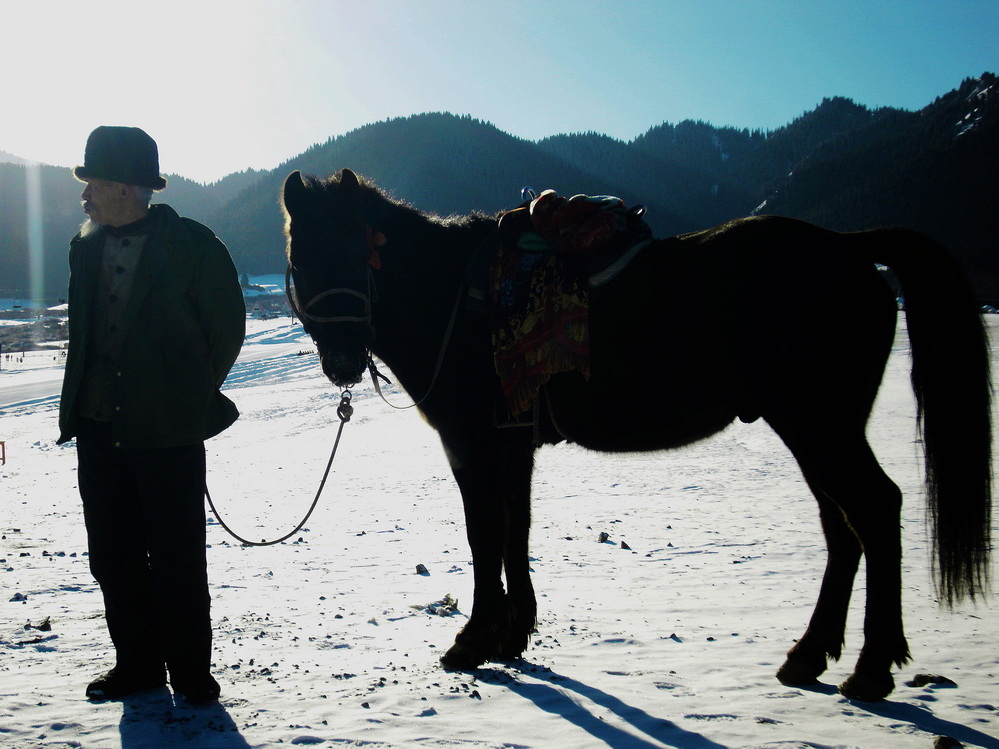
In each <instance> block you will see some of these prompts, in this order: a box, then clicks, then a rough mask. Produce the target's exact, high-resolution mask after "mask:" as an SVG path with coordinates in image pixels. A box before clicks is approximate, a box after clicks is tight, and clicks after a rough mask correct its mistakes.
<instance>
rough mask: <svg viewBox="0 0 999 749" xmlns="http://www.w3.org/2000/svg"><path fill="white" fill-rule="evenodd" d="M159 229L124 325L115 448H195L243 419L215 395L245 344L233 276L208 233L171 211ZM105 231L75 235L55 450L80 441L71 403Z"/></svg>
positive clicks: (138, 272)
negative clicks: (75, 438) (68, 442)
mask: <svg viewBox="0 0 999 749" xmlns="http://www.w3.org/2000/svg"><path fill="white" fill-rule="evenodd" d="M150 211H151V212H153V214H154V215H155V216H156V222H155V223H154V225H153V228H152V230H151V231H150V234H149V237H148V238H147V240H146V243H145V246H144V247H143V249H142V255H141V256H140V258H139V264H138V266H137V267H136V269H135V278H134V284H133V287H132V292H131V296H130V301H129V303H128V307H126V309H125V312H124V318H123V324H122V345H121V353H120V355H119V357H118V361H116V362H115V364H116V367H115V369H116V372H115V388H114V393H113V398H114V414H113V416H112V419H111V424H112V434H113V439H114V441H115V446H117V447H129V448H157V447H175V446H178V445H187V444H193V443H195V442H201V441H203V440H205V439H208V438H209V437H212V436H214V435H216V434H218V433H219V432H221V431H222V430H223V429H225V428H226V427H228V426H229V425H230V424H232V423H233V422H234V421H235V420H236V418H237V416H238V415H239V413H238V412H237V410H236V406H235V405H234V404H233V403H232V401H230V400H229V399H228V398H226V397H225V396H224V395H222V393H221V392H219V387H221V385H222V383H223V382H224V381H225V378H226V375H227V374H228V373H229V369H230V368H231V367H232V365H233V363H234V362H235V361H236V357H237V356H238V355H239V350H240V347H241V346H242V345H243V337H244V335H245V325H246V308H245V305H244V303H243V293H242V290H241V289H240V286H239V280H238V278H237V275H236V268H235V266H234V265H233V262H232V259H231V258H230V257H229V251H228V250H227V249H226V247H225V245H224V244H222V242H221V241H220V240H219V239H218V238H217V237H216V236H215V235H214V234H213V233H212V231H211V230H210V229H208V228H207V227H205V226H202V225H201V224H199V223H197V222H196V221H192V220H191V219H187V218H181V217H180V216H179V215H177V212H176V211H174V210H173V209H172V208H170V206H167V205H163V204H159V205H154V206H152V207H151V208H150ZM103 245H104V230H103V229H98V230H97V231H95V232H93V233H91V234H89V235H87V236H85V237H84V236H81V235H77V236H76V237H74V239H73V240H72V242H71V243H70V248H69V267H70V279H69V351H68V353H67V358H66V373H65V376H64V378H63V384H62V400H61V401H60V404H59V431H60V434H59V444H62V443H64V442H66V441H68V440H70V439H72V438H73V437H75V436H76V432H77V419H78V416H77V408H76V406H77V398H78V396H79V394H80V388H81V384H82V382H83V376H84V371H85V368H86V365H87V362H86V361H85V358H86V355H87V343H88V341H87V338H88V336H89V335H90V333H91V329H92V317H93V314H94V301H95V299H94V297H95V295H96V294H97V283H98V277H99V271H100V262H101V254H102V250H103Z"/></svg>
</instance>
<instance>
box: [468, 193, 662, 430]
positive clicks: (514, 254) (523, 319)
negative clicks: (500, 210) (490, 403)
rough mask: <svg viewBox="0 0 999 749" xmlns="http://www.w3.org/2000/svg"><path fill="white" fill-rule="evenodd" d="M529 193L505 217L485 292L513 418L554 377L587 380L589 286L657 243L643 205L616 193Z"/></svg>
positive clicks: (499, 369)
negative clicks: (568, 374) (563, 375)
mask: <svg viewBox="0 0 999 749" xmlns="http://www.w3.org/2000/svg"><path fill="white" fill-rule="evenodd" d="M529 194H530V196H531V199H530V200H527V201H525V202H524V203H523V204H522V205H520V206H519V207H517V208H515V209H513V210H511V211H508V212H506V213H504V214H503V215H502V216H501V217H500V219H499V222H498V224H497V241H496V244H497V245H498V246H496V247H495V249H494V252H492V253H490V257H489V267H488V282H487V284H486V285H485V286H486V288H485V292H484V294H483V301H484V302H485V306H486V308H487V310H488V312H489V315H490V317H491V322H492V343H493V354H494V359H495V364H496V371H497V373H498V374H499V376H500V380H501V382H502V386H503V394H504V396H505V399H506V405H507V408H508V410H509V412H510V414H511V415H512V416H513V417H514V418H516V417H518V416H519V415H520V414H522V413H524V412H525V411H527V410H528V409H530V408H531V406H532V405H533V404H534V402H535V400H536V398H537V395H538V393H539V391H540V389H541V387H542V386H543V385H544V384H545V383H546V382H548V380H549V379H551V376H552V375H554V374H558V373H561V372H579V373H580V374H581V375H582V376H583V377H585V378H589V375H590V358H589V306H590V302H589V297H590V290H591V289H593V288H596V287H598V286H600V285H603V284H605V283H607V282H608V281H610V280H611V279H613V278H614V277H615V276H616V275H617V274H618V273H620V272H621V271H622V270H623V269H624V268H625V267H626V266H627V265H628V263H630V262H631V260H632V259H633V258H634V257H636V256H637V255H638V254H639V253H640V252H641V251H642V250H643V249H644V248H645V247H647V246H648V245H649V244H651V242H652V232H651V230H650V229H649V227H648V225H647V224H646V223H645V221H644V220H643V219H642V218H641V216H642V214H643V213H644V212H645V209H644V207H643V206H636V207H634V208H631V209H629V208H627V207H626V206H625V204H624V202H623V201H622V200H621V199H620V198H616V197H612V196H588V195H575V196H573V197H571V198H564V197H560V196H558V195H557V194H556V193H555V192H554V191H553V190H546V191H545V192H543V193H541V195H538V196H537V197H535V196H534V194H533V193H529ZM473 296H474V293H473Z"/></svg>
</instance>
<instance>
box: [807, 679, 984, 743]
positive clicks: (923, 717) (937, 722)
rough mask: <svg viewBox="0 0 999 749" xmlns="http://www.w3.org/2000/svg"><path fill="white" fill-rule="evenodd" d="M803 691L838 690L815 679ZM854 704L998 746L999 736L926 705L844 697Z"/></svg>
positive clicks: (943, 733) (923, 728) (884, 715)
mask: <svg viewBox="0 0 999 749" xmlns="http://www.w3.org/2000/svg"><path fill="white" fill-rule="evenodd" d="M795 688H796V689H800V690H801V691H803V692H817V693H819V694H828V695H837V694H838V693H839V690H838V689H837V688H836V686H835V685H834V684H825V683H823V682H816V683H815V684H813V685H810V686H799V687H795ZM847 702H849V703H850V704H851V705H853V706H854V707H856V708H858V709H860V710H864V711H866V712H869V713H872V714H873V715H880V716H881V717H882V718H891V719H892V720H896V721H899V722H905V723H910V724H911V725H912V726H914V727H915V728H918V729H919V730H921V731H925V732H926V733H928V734H931V735H935V736H949V737H950V738H952V739H955V740H956V741H960V742H961V743H962V744H974V745H975V746H981V747H984V749H999V739H996V738H995V737H994V736H990V735H989V734H987V733H982V732H981V731H976V730H975V729H974V728H969V727H968V726H966V725H962V724H961V723H954V722H952V721H949V720H944V719H943V718H938V717H937V716H935V715H934V714H933V713H931V712H930V711H929V709H928V708H926V707H921V706H919V705H910V704H908V703H905V702H894V701H892V700H885V701H884V702H864V701H861V700H852V699H847Z"/></svg>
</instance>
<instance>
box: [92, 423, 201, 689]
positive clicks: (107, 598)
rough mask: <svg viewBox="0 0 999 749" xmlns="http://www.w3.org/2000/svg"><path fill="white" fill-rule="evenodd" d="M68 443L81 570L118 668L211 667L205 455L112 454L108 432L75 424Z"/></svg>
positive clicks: (186, 672)
mask: <svg viewBox="0 0 999 749" xmlns="http://www.w3.org/2000/svg"><path fill="white" fill-rule="evenodd" d="M81 422H82V423H81V426H80V428H79V433H78V434H77V438H76V449H77V457H78V459H79V478H78V480H79V486H80V497H81V498H82V499H83V515H84V520H85V521H86V525H87V536H88V543H89V550H90V569H91V571H92V572H93V575H94V577H95V578H96V580H97V582H98V583H99V584H100V586H101V591H102V592H103V594H104V606H105V610H106V616H107V625H108V631H109V633H110V635H111V641H112V642H113V643H114V646H115V651H116V653H117V658H118V666H119V667H121V668H127V669H132V668H136V669H143V670H144V669H162V668H163V664H166V666H167V667H168V668H169V670H170V678H171V681H172V682H173V683H174V684H175V685H176V684H177V682H178V681H180V682H183V681H185V680H188V679H194V678H198V677H199V676H204V675H205V674H207V673H208V672H209V669H210V666H211V651H212V624H211V614H210V607H211V597H210V594H209V592H208V565H207V558H206V553H205V504H204V496H205V446H204V443H203V442H199V443H197V444H193V445H184V446H181V447H171V448H163V449H150V450H147V449H123V448H116V447H114V446H113V443H112V439H111V425H110V424H105V423H101V422H96V421H91V420H89V419H81Z"/></svg>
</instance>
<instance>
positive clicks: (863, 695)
mask: <svg viewBox="0 0 999 749" xmlns="http://www.w3.org/2000/svg"><path fill="white" fill-rule="evenodd" d="M894 689H895V680H894V679H893V678H892V677H891V674H889V675H888V676H887V677H885V678H880V679H879V678H874V677H873V676H865V675H863V674H856V673H855V674H852V675H851V676H850V677H849V678H848V679H847V680H846V681H844V682H843V683H842V684H840V685H839V690H838V691H839V693H840V694H841V695H843V696H844V697H846V698H847V699H851V700H860V701H861V702H881V701H882V700H883V699H884V698H885V697H887V696H888V695H889V694H891V693H892V692H893V691H894Z"/></svg>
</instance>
